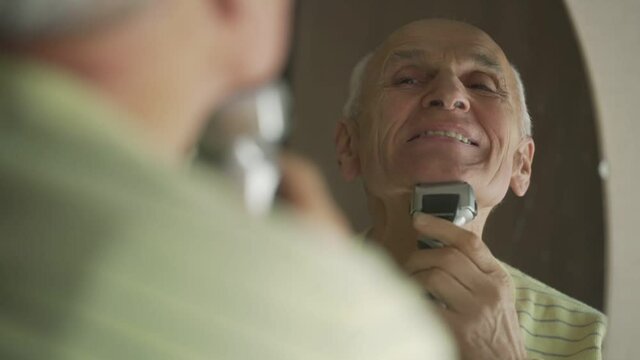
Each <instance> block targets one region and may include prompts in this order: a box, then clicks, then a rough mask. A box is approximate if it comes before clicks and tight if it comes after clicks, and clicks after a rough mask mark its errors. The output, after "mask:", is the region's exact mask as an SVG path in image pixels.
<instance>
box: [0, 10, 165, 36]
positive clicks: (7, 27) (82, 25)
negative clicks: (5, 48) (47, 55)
mask: <svg viewBox="0 0 640 360" xmlns="http://www.w3.org/2000/svg"><path fill="white" fill-rule="evenodd" d="M150 1H156V0H0V39H1V40H7V41H23V40H32V39H38V38H42V37H47V36H56V35H60V34H63V33H67V32H72V31H81V30H85V29H87V28H89V27H92V26H95V25H97V24H101V23H104V22H107V21H110V20H113V19H114V18H117V17H118V16H121V15H123V14H124V13H128V12H129V11H131V10H133V9H135V8H137V7H139V6H141V5H143V4H146V3H148V2H150Z"/></svg>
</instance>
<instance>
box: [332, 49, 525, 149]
mask: <svg viewBox="0 0 640 360" xmlns="http://www.w3.org/2000/svg"><path fill="white" fill-rule="evenodd" d="M373 54H374V53H373V52H372V53H369V54H367V55H365V56H364V57H363V58H362V59H360V61H358V63H357V64H356V66H355V67H354V68H353V70H352V72H351V78H350V79H349V96H348V97H347V102H346V103H345V104H344V107H343V108H342V116H343V117H344V118H345V119H355V118H357V117H358V116H359V115H360V113H361V112H362V87H363V86H364V80H365V74H366V70H367V67H368V66H369V63H370V62H371V58H372V57H373ZM511 69H512V70H513V74H514V77H515V80H516V86H517V88H518V101H519V103H520V104H519V105H520V121H521V124H520V130H521V133H522V136H523V137H525V136H531V135H532V134H533V125H532V123H531V115H529V109H528V108H527V101H526V97H525V90H524V84H523V82H522V77H521V76H520V72H518V70H517V69H516V67H515V66H513V64H511Z"/></svg>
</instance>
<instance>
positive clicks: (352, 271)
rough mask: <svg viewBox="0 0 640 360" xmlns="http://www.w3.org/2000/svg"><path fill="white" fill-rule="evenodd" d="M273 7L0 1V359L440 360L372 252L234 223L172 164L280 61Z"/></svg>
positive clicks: (283, 23)
mask: <svg viewBox="0 0 640 360" xmlns="http://www.w3.org/2000/svg"><path fill="white" fill-rule="evenodd" d="M288 12H289V4H288V1H286V0H269V1H264V0H139V1H128V0H3V1H2V2H0V39H1V40H0V44H1V45H0V46H1V48H0V50H1V51H0V53H1V54H2V56H0V213H1V214H2V216H0V234H2V235H1V237H2V240H1V241H0V358H2V359H242V360H245V359H415V360H418V359H450V358H451V356H452V353H453V350H452V349H453V346H452V345H450V342H449V339H448V337H447V336H446V332H444V329H445V327H444V326H440V325H439V324H440V323H439V321H438V320H437V317H435V316H433V314H432V313H431V312H428V311H427V310H428V309H427V308H426V307H425V306H424V302H423V301H422V299H421V295H420V291H418V290H417V289H414V288H412V286H410V285H409V284H407V283H404V282H403V280H401V279H402V278H401V277H400V276H399V275H398V274H395V273H393V272H392V271H390V270H389V268H388V265H385V264H384V263H383V261H382V260H381V259H382V257H379V256H377V255H376V254H375V253H370V252H368V251H363V250H362V249H361V247H360V246H358V245H355V246H354V245H352V244H351V243H349V242H346V241H327V237H329V236H334V235H335V234H336V233H335V232H333V233H326V234H324V235H323V234H315V235H314V234H312V233H311V232H310V231H309V229H303V228H302V225H296V226H291V225H287V224H283V223H282V221H277V220H273V221H255V220H253V219H249V218H248V217H247V216H246V215H245V214H244V212H243V211H242V209H240V208H239V205H238V204H239V203H240V201H239V199H237V198H235V197H234V196H232V195H230V194H229V193H230V191H229V190H228V189H229V186H228V184H226V182H225V181H224V180H222V179H220V178H219V175H215V174H213V177H210V176H208V175H205V174H204V173H203V172H198V171H197V170H193V169H192V168H191V167H187V166H184V165H185V164H184V163H185V159H186V154H187V153H188V152H189V149H190V148H191V147H192V144H193V143H194V142H195V141H196V138H197V134H198V132H199V129H200V128H201V127H202V126H203V123H204V121H205V119H206V118H207V115H208V113H209V112H210V111H211V110H213V109H214V108H216V107H217V106H218V105H219V104H220V103H221V102H222V101H224V100H225V99H226V98H227V97H229V96H230V95H231V94H233V93H235V92H237V91H239V90H241V89H243V88H246V87H249V86H254V85H257V84H259V83H261V82H263V81H265V80H267V79H269V78H271V77H273V76H274V75H275V73H276V71H277V70H278V69H279V68H280V66H281V63H282V59H283V55H284V49H285V43H286V41H285V38H286V33H287V24H288ZM288 164H289V165H288V167H286V168H285V175H291V174H298V175H300V173H301V174H302V175H303V176H302V179H305V180H310V181H309V182H307V183H299V182H298V183H296V181H295V180H296V179H295V178H293V179H292V178H288V179H287V181H288V183H289V184H293V185H292V186H293V187H292V188H289V189H285V190H288V192H289V193H290V194H293V195H294V197H295V196H297V199H296V198H294V199H293V200H295V201H298V202H299V203H302V204H303V205H304V206H305V208H307V209H311V210H312V211H315V210H314V208H315V206H316V205H315V204H316V203H320V204H325V206H323V209H319V210H321V211H320V212H321V213H322V212H323V211H324V213H326V210H327V208H326V204H327V203H328V201H327V200H326V199H317V198H313V197H311V198H306V197H301V195H313V194H317V193H318V191H320V192H322V185H321V183H319V182H318V179H317V178H316V177H314V175H313V173H311V172H309V170H308V166H307V165H305V164H304V163H300V161H294V162H288ZM192 170H193V171H192ZM205 176H206V177H205ZM309 184H311V185H314V184H315V185H314V186H315V187H313V188H305V186H307V187H308V186H309ZM318 184H320V185H318ZM326 217H327V218H331V217H332V216H326ZM291 221H292V220H289V222H291ZM345 274H348V275H347V276H345ZM363 304H366V306H363ZM383 339H384V340H387V341H388V342H386V341H382V340H383Z"/></svg>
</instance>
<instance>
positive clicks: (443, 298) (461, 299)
mask: <svg viewBox="0 0 640 360" xmlns="http://www.w3.org/2000/svg"><path fill="white" fill-rule="evenodd" d="M412 278H413V279H414V280H416V281H417V282H418V283H420V284H421V285H422V287H423V288H424V289H425V290H426V291H427V292H428V293H429V294H431V295H432V296H433V297H434V298H435V300H436V302H441V303H443V304H444V305H445V307H446V308H447V310H449V311H454V312H460V311H461V310H463V309H468V308H470V307H471V306H472V305H473V303H472V302H473V294H472V293H471V292H470V291H469V289H467V288H466V287H464V286H463V285H462V284H461V283H460V282H459V281H458V280H457V279H456V278H454V277H453V276H451V274H449V273H448V272H446V271H444V270H442V269H439V268H431V269H429V270H425V271H420V272H417V273H415V274H413V275H412Z"/></svg>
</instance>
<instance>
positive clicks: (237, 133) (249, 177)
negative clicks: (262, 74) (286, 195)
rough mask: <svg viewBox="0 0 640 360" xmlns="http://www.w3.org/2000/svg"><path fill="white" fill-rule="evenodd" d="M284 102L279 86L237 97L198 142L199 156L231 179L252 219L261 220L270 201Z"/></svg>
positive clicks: (285, 91)
mask: <svg viewBox="0 0 640 360" xmlns="http://www.w3.org/2000/svg"><path fill="white" fill-rule="evenodd" d="M289 103H290V100H289V91H288V88H287V86H286V85H285V84H283V83H273V84H270V85H268V86H266V87H264V88H261V89H259V90H257V91H255V92H254V93H251V94H246V95H243V96H240V97H238V98H236V99H235V100H233V101H231V102H230V103H229V104H227V105H226V106H224V107H223V108H222V110H220V111H219V112H218V113H216V114H215V115H214V117H213V119H212V120H211V122H210V123H209V126H208V128H207V129H206V131H205V135H204V137H203V138H202V141H201V146H200V154H201V156H202V157H203V158H205V160H209V161H210V162H213V163H214V164H215V165H217V166H218V167H219V168H222V169H223V171H225V172H226V173H228V174H229V175H230V176H231V178H232V180H233V182H234V184H236V185H237V187H238V190H239V191H241V192H242V196H243V199H244V205H245V207H246V209H247V211H248V212H249V213H250V214H252V215H257V216H260V215H265V214H266V213H268V212H269V211H270V209H271V207H272V205H273V202H274V200H275V196H276V192H277V190H278V185H279V183H280V170H279V168H278V150H279V147H280V144H281V142H282V141H283V139H284V137H285V134H286V131H287V124H288V120H287V119H288V114H289Z"/></svg>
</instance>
